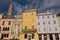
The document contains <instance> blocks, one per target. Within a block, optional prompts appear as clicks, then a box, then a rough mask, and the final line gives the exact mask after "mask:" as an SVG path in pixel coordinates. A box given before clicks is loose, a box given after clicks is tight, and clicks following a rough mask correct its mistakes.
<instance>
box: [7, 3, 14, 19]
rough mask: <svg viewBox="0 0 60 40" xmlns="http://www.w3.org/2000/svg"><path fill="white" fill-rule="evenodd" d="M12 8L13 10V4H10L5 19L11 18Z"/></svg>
mask: <svg viewBox="0 0 60 40" xmlns="http://www.w3.org/2000/svg"><path fill="white" fill-rule="evenodd" d="M12 8H13V4H12V3H11V4H10V6H9V9H8V15H7V18H12Z"/></svg>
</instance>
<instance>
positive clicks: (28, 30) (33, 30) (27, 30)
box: [22, 29, 37, 32]
mask: <svg viewBox="0 0 60 40" xmlns="http://www.w3.org/2000/svg"><path fill="white" fill-rule="evenodd" d="M36 31H37V29H23V30H22V32H36Z"/></svg>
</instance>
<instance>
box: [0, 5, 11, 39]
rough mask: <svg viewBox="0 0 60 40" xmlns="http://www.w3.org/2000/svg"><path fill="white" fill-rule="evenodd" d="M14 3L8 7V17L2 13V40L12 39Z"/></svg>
mask: <svg viewBox="0 0 60 40" xmlns="http://www.w3.org/2000/svg"><path fill="white" fill-rule="evenodd" d="M11 14H12V4H10V6H9V9H8V15H7V16H8V17H7V16H5V15H4V14H0V40H1V39H3V40H9V39H11V37H12V35H11V29H12V18H11V16H12V15H11Z"/></svg>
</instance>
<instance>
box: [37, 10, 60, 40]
mask: <svg viewBox="0 0 60 40" xmlns="http://www.w3.org/2000/svg"><path fill="white" fill-rule="evenodd" d="M37 33H38V38H39V40H60V30H59V25H58V20H57V17H56V14H53V13H52V12H49V11H47V12H46V13H38V15H37Z"/></svg>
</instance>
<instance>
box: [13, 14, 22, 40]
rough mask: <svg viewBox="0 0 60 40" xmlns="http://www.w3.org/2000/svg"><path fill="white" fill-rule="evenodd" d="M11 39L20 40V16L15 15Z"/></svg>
mask: <svg viewBox="0 0 60 40" xmlns="http://www.w3.org/2000/svg"><path fill="white" fill-rule="evenodd" d="M12 26H13V27H12V39H14V40H15V39H17V40H20V33H21V27H22V19H21V15H15V17H14V18H13V21H12Z"/></svg>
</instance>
